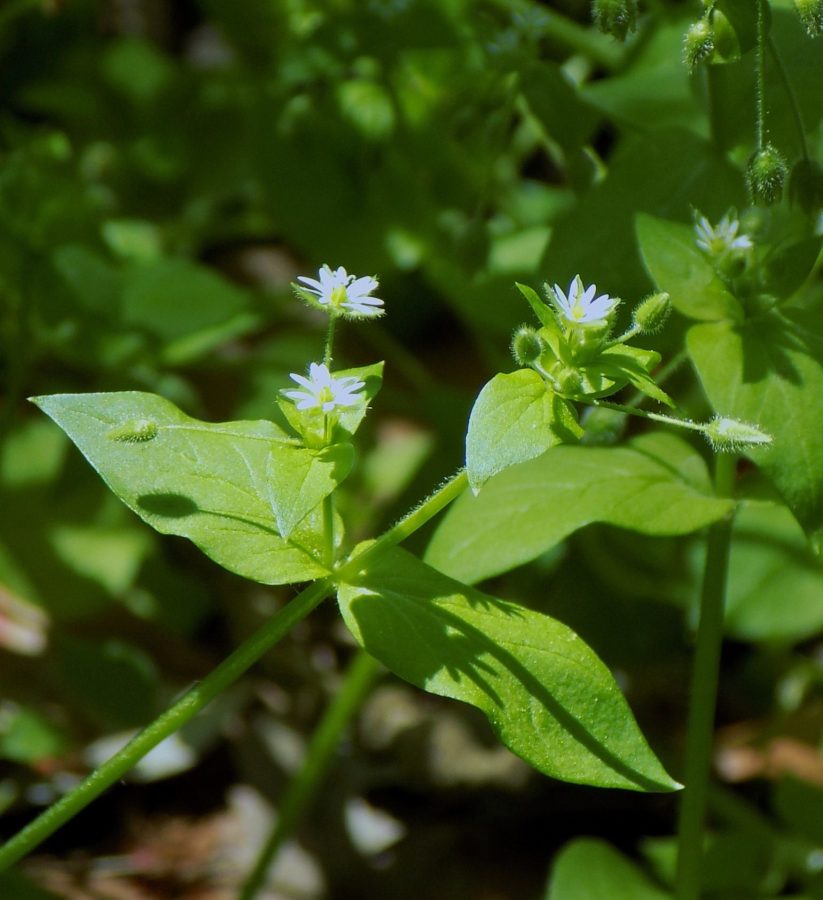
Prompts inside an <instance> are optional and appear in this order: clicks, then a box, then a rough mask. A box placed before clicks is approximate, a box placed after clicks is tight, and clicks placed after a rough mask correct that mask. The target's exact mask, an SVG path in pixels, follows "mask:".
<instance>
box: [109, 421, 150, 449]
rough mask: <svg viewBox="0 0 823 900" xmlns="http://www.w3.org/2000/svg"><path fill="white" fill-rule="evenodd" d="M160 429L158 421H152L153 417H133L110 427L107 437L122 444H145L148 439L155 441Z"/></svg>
mask: <svg viewBox="0 0 823 900" xmlns="http://www.w3.org/2000/svg"><path fill="white" fill-rule="evenodd" d="M158 431H159V429H158V427H157V422H152V421H151V419H132V420H131V421H130V422H123V424H122V425H116V426H115V427H114V428H110V429H109V430H108V431H107V432H106V437H107V438H108V439H109V440H110V441H117V442H118V443H120V444H145V443H146V442H147V441H153V440H154V439H155V438H156V437H157V433H158Z"/></svg>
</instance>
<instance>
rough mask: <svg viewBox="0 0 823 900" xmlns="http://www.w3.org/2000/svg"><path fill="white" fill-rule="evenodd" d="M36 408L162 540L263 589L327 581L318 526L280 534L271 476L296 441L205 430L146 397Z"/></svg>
mask: <svg viewBox="0 0 823 900" xmlns="http://www.w3.org/2000/svg"><path fill="white" fill-rule="evenodd" d="M33 402H35V403H36V404H37V405H38V406H39V407H40V408H41V409H42V410H43V411H44V412H45V413H46V414H47V415H49V416H51V418H52V419H54V421H55V422H57V424H58V425H59V426H60V427H61V428H62V429H63V430H64V431H65V432H66V434H68V436H69V437H70V438H71V439H72V440H73V441H74V443H75V444H76V445H77V447H78V448H79V449H80V451H81V453H83V455H84V456H85V457H86V459H88V461H89V462H90V463H91V465H92V466H93V467H94V468H95V469H96V470H97V472H98V473H99V474H100V475H101V477H102V478H103V480H104V481H105V482H106V484H108V486H109V487H110V488H111V489H112V491H114V493H115V494H117V496H118V497H119V498H120V499H121V500H122V501H123V502H124V503H125V504H126V505H127V506H129V507H130V508H131V509H132V510H133V511H134V512H136V513H137V515H138V516H140V518H142V519H143V520H144V521H146V522H148V523H149V525H151V526H152V527H153V528H156V529H157V530H158V531H160V532H161V533H163V534H176V535H181V536H182V537H186V538H189V540H191V541H193V542H194V543H195V544H197V546H198V547H200V549H201V550H202V551H203V552H204V553H205V554H206V555H208V556H210V557H211V558H212V559H213V560H215V562H217V563H219V564H220V565H221V566H223V567H224V568H226V569H228V570H229V571H231V572H235V573H237V574H238V575H242V576H243V577H245V578H250V579H252V580H253V581H259V582H262V583H263V584H287V583H290V582H295V581H304V580H307V579H310V578H317V577H319V576H321V575H324V574H326V570H325V569H324V568H323V567H322V566H321V565H320V563H319V562H318V560H317V555H318V554H319V553H320V548H319V546H318V545H317V539H316V537H315V530H314V529H313V528H312V523H311V522H309V523H307V524H306V525H305V526H304V527H303V528H301V529H298V531H297V532H296V533H295V535H293V536H292V538H291V539H290V540H289V541H286V540H284V539H283V538H282V537H281V536H280V535H279V533H278V532H277V526H276V521H275V518H274V514H273V512H272V509H271V506H270V504H269V502H268V489H267V486H266V475H265V473H266V463H267V460H268V455H269V451H270V450H271V449H272V446H273V445H274V444H275V443H278V442H283V441H284V440H286V436H285V434H284V433H283V432H282V431H281V430H280V429H279V428H278V427H277V426H276V425H274V424H273V423H271V422H265V421H261V422H224V423H218V424H211V423H208V422H200V421H198V420H197V419H192V418H190V417H189V416H187V415H185V414H184V413H182V412H181V411H180V410H179V409H177V407H176V406H174V405H173V404H172V403H169V401H168V400H165V399H163V398H162V397H158V396H156V395H155V394H146V393H141V392H138V391H126V392H122V393H102V394H54V395H51V396H46V397H35V398H33ZM150 426H154V429H155V431H156V434H155V436H154V437H150V436H149V433H150V432H151V431H152V428H151V427H150ZM130 435H131V437H129V436H130ZM140 435H142V436H143V437H142V439H140V440H138V439H137V438H138V437H139V436H140Z"/></svg>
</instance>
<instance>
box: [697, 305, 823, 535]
mask: <svg viewBox="0 0 823 900" xmlns="http://www.w3.org/2000/svg"><path fill="white" fill-rule="evenodd" d="M687 346H688V350H689V354H690V356H691V358H692V360H693V361H694V365H695V367H696V368H697V372H698V374H699V376H700V380H701V382H702V383H703V388H704V390H705V391H706V395H707V396H708V398H709V401H710V402H711V404H712V406H713V407H714V409H715V411H716V412H717V413H718V414H719V415H722V416H729V417H731V418H734V419H740V420H742V421H744V422H748V423H750V424H752V425H756V426H757V427H758V428H760V429H761V430H762V431H765V432H767V433H768V434H770V435H771V436H772V443H771V444H768V445H765V446H761V447H752V448H750V449H747V450H745V451H744V452H745V455H746V456H748V457H749V458H750V459H751V460H753V461H754V462H755V463H757V465H758V466H759V467H760V468H761V469H762V470H763V471H764V472H765V473H766V475H767V476H768V477H769V478H770V479H771V481H772V482H773V484H774V485H775V487H776V488H777V489H778V490H779V491H780V493H781V494H782V495H783V498H784V500H785V501H786V503H787V504H788V506H789V508H790V509H791V510H792V512H793V513H794V514H795V516H797V519H798V521H799V522H800V524H801V525H802V526H803V527H804V528H805V530H806V532H807V533H808V534H809V536H810V537H811V538H812V540H813V541H814V542H815V544H816V545H817V546H818V547H819V545H820V541H821V538H823V315H821V313H820V312H819V311H818V312H808V311H805V310H799V309H792V310H788V309H784V310H783V312H782V313H778V312H776V311H771V312H767V313H764V314H762V315H759V316H756V317H753V318H751V319H749V320H748V321H747V322H746V323H745V324H742V325H735V324H734V323H732V322H715V323H711V324H705V325H695V326H694V327H693V328H691V329H690V330H689V333H688V335H687Z"/></svg>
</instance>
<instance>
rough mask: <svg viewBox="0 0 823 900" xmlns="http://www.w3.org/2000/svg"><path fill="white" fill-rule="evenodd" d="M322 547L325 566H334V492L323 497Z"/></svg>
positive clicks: (331, 567) (330, 567) (329, 567)
mask: <svg viewBox="0 0 823 900" xmlns="http://www.w3.org/2000/svg"><path fill="white" fill-rule="evenodd" d="M323 548H324V550H325V555H326V560H325V562H326V568H328V569H333V568H334V558H335V550H334V494H333V493H332V494H329V495H328V497H324V498H323Z"/></svg>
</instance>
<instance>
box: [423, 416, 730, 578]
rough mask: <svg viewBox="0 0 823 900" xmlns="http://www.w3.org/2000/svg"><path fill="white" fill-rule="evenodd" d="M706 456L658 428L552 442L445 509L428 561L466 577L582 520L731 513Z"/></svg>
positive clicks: (492, 569) (632, 525) (676, 521)
mask: <svg viewBox="0 0 823 900" xmlns="http://www.w3.org/2000/svg"><path fill="white" fill-rule="evenodd" d="M731 509H732V503H731V502H730V501H728V500H722V499H718V498H716V497H714V496H712V489H711V484H710V481H709V476H708V473H707V472H706V466H705V464H704V462H703V459H702V457H701V456H700V455H699V454H698V453H697V452H696V451H695V450H694V449H693V448H692V447H690V446H689V445H688V444H686V443H685V442H684V441H682V440H680V438H677V437H675V436H674V435H670V434H666V433H664V432H656V433H651V434H646V435H643V436H641V437H638V438H635V439H634V440H633V441H631V442H630V443H629V444H628V445H627V446H625V447H584V446H574V447H569V446H565V447H556V448H555V449H554V450H552V452H551V454H549V455H547V456H543V457H541V458H540V459H536V460H533V461H532V462H529V463H527V464H525V465H522V466H518V467H517V468H516V469H512V470H511V471H508V472H504V473H503V474H502V475H500V476H498V477H497V478H495V479H494V481H492V482H491V483H490V484H489V485H487V487H486V488H485V489H484V491H483V492H482V493H481V494H480V495H479V496H477V497H472V496H470V495H469V494H464V495H463V496H461V497H460V498H459V499H458V500H457V501H456V502H455V503H454V504H453V505H452V507H451V509H450V510H449V511H448V513H447V514H446V517H445V518H444V519H443V521H442V522H441V523H440V525H439V527H438V528H437V531H436V532H435V533H434V536H433V538H432V540H431V542H430V544H429V546H428V548H427V550H426V555H425V560H426V562H427V563H429V564H430V565H432V566H434V567H435V568H437V569H439V570H440V571H441V572H444V573H445V574H447V575H450V576H452V577H453V578H459V579H460V580H461V581H465V582H468V583H470V584H472V583H475V582H478V581H482V580H483V579H484V578H489V577H491V576H492V575H497V574H500V573H501V572H505V571H508V570H509V569H513V568H515V567H516V566H520V565H523V564H524V563H527V562H530V561H531V560H533V559H535V558H536V557H538V556H539V555H541V554H542V553H545V552H546V551H547V550H549V549H550V548H551V547H553V546H554V545H555V544H557V543H558V542H559V541H562V540H563V538H565V537H567V536H568V535H570V534H572V533H573V532H574V531H576V530H577V529H578V528H582V527H584V526H585V525H589V524H591V523H592V522H606V523H608V524H610V525H617V526H618V527H620V528H629V529H631V530H632V531H639V532H640V533H641V534H657V535H675V534H687V533H688V532H691V531H696V530H698V529H700V528H703V527H705V526H706V525H709V524H711V523H712V522H715V521H717V520H718V519H720V518H722V517H723V516H725V515H727V514H728V513H729V512H730V511H731Z"/></svg>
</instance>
